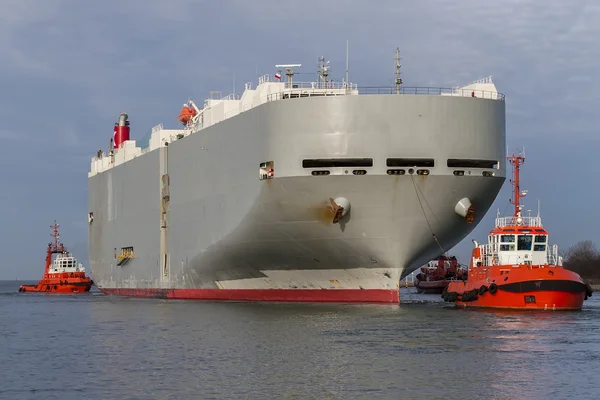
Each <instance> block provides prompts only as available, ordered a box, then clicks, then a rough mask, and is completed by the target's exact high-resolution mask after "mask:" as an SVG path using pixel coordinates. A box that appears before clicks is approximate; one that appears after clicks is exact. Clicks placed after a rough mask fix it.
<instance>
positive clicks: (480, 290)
mask: <svg viewBox="0 0 600 400" xmlns="http://www.w3.org/2000/svg"><path fill="white" fill-rule="evenodd" d="M487 290H488V288H487V286H485V285H481V287H480V288H479V295H480V296H483V295H484V294H485V292H487Z"/></svg>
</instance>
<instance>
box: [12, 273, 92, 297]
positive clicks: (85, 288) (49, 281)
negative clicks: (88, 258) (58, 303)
mask: <svg viewBox="0 0 600 400" xmlns="http://www.w3.org/2000/svg"><path fill="white" fill-rule="evenodd" d="M61 275H68V274H61ZM82 275H83V274H82ZM92 284H93V282H92V280H91V279H90V278H88V277H86V276H85V275H83V276H81V277H79V276H73V277H70V276H64V277H63V276H48V277H45V278H42V279H41V280H40V281H39V282H38V284H37V285H21V287H20V288H19V292H44V293H84V292H89V291H90V289H91V288H92Z"/></svg>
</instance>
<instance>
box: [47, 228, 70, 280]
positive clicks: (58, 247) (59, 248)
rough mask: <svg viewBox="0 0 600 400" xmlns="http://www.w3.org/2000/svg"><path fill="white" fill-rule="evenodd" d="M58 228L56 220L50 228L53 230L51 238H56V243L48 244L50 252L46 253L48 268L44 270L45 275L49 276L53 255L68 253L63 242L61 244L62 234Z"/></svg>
mask: <svg viewBox="0 0 600 400" xmlns="http://www.w3.org/2000/svg"><path fill="white" fill-rule="evenodd" d="M58 227H59V225H58V224H57V223H56V220H54V223H53V224H52V225H50V228H52V233H51V234H50V236H52V238H54V241H53V242H50V243H48V251H47V252H46V266H45V268H44V275H46V274H48V271H49V270H50V264H51V263H52V254H55V253H64V252H65V251H66V249H65V246H64V245H63V244H62V243H61V242H59V239H60V233H58Z"/></svg>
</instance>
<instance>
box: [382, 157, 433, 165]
mask: <svg viewBox="0 0 600 400" xmlns="http://www.w3.org/2000/svg"><path fill="white" fill-rule="evenodd" d="M386 165H387V166H388V167H433V166H434V165H435V161H434V159H433V158H388V159H387V160H386Z"/></svg>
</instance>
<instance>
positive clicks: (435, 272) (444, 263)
mask: <svg viewBox="0 0 600 400" xmlns="http://www.w3.org/2000/svg"><path fill="white" fill-rule="evenodd" d="M466 278H467V270H466V266H465V267H464V268H463V266H462V265H459V264H458V260H457V259H456V257H454V256H452V257H448V256H445V255H442V256H439V257H438V258H436V259H434V260H431V261H429V263H427V265H426V266H424V267H421V269H420V271H419V273H418V274H417V275H416V276H415V289H417V293H424V294H440V293H442V292H443V291H444V289H446V286H448V285H449V284H450V281H451V280H453V279H466Z"/></svg>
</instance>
